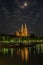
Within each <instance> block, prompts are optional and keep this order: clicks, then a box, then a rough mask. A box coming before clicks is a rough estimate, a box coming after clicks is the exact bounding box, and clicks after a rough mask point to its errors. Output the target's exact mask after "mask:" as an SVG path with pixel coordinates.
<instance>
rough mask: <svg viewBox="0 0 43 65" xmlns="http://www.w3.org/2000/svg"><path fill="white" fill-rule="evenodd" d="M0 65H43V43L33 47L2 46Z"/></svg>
mask: <svg viewBox="0 0 43 65" xmlns="http://www.w3.org/2000/svg"><path fill="white" fill-rule="evenodd" d="M0 65H43V44H41V45H39V44H37V45H35V46H33V47H21V48H20V47H18V48H0Z"/></svg>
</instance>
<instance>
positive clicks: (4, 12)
mask: <svg viewBox="0 0 43 65" xmlns="http://www.w3.org/2000/svg"><path fill="white" fill-rule="evenodd" d="M24 23H26V24H27V27H28V30H29V31H30V33H34V34H36V35H43V0H0V32H2V33H8V34H10V33H14V32H15V31H16V30H19V28H20V27H21V25H22V24H24Z"/></svg>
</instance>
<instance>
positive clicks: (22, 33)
mask: <svg viewBox="0 0 43 65" xmlns="http://www.w3.org/2000/svg"><path fill="white" fill-rule="evenodd" d="M16 36H29V32H28V29H27V26H26V24H22V26H21V29H20V31H16Z"/></svg>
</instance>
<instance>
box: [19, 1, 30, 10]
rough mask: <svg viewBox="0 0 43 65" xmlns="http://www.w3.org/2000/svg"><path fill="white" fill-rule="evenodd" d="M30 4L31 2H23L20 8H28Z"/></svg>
mask: <svg viewBox="0 0 43 65" xmlns="http://www.w3.org/2000/svg"><path fill="white" fill-rule="evenodd" d="M28 5H29V2H24V3H22V5H21V6H20V8H23V9H24V8H26V7H28Z"/></svg>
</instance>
